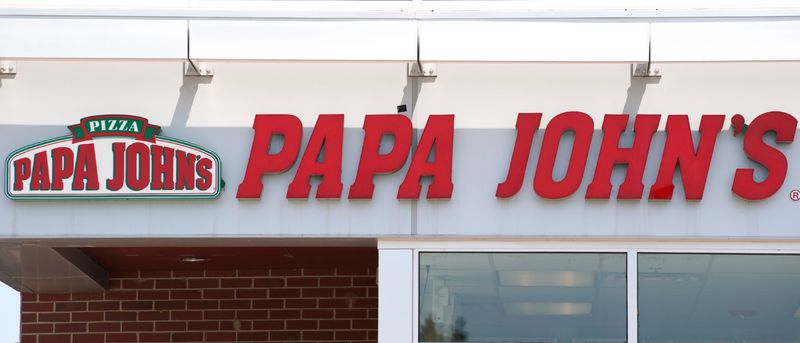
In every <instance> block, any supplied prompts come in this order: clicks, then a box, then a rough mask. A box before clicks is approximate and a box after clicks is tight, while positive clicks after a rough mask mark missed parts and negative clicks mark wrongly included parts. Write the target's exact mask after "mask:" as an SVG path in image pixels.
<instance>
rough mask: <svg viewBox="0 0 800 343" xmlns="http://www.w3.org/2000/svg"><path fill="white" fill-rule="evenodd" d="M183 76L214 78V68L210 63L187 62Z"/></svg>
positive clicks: (184, 63) (184, 64)
mask: <svg viewBox="0 0 800 343" xmlns="http://www.w3.org/2000/svg"><path fill="white" fill-rule="evenodd" d="M183 76H214V68H212V67H211V64H208V63H203V62H193V61H185V62H183Z"/></svg>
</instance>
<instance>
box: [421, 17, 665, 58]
mask: <svg viewBox="0 0 800 343" xmlns="http://www.w3.org/2000/svg"><path fill="white" fill-rule="evenodd" d="M648 30H649V29H648V24H647V23H633V22H631V23H618V22H597V21H592V22H587V21H583V22H568V21H531V20H527V21H526V20H496V21H491V20H431V21H423V22H420V58H421V59H422V60H425V61H500V62H503V61H509V62H517V61H534V62H538V61H556V62H578V61H586V62H611V61H647V44H648V34H649V33H648Z"/></svg>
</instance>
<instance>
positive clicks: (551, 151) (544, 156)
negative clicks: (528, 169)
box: [533, 112, 594, 199]
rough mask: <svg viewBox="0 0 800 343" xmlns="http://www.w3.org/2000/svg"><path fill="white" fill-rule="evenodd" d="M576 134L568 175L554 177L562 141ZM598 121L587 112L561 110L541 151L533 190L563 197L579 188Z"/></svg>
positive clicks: (549, 195)
mask: <svg viewBox="0 0 800 343" xmlns="http://www.w3.org/2000/svg"><path fill="white" fill-rule="evenodd" d="M567 131H572V132H574V133H575V141H574V142H573V143H572V154H571V155H570V159H569V165H568V166H567V174H566V175H565V176H564V178H563V179H561V181H555V180H553V169H554V168H555V164H556V155H557V154H558V144H559V142H560V141H561V136H562V135H564V133H565V132H567ZM593 132H594V121H593V120H592V117H590V116H589V115H588V114H586V113H583V112H564V113H561V114H559V115H557V116H555V118H553V120H551V121H550V123H549V124H547V129H546V130H545V133H544V139H543V140H542V149H541V151H540V152H539V164H538V165H537V166H536V174H535V175H534V177H533V190H534V191H535V192H536V194H539V196H541V197H543V198H546V199H561V198H564V197H568V196H570V195H571V194H572V193H575V191H576V190H578V187H580V185H581V180H582V179H583V172H584V169H585V168H586V157H587V156H589V148H590V147H591V145H592V134H593Z"/></svg>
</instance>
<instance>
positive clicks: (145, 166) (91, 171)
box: [5, 114, 224, 199]
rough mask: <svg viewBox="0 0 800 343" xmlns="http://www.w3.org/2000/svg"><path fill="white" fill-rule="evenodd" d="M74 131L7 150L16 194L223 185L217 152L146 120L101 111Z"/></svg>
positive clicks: (168, 191)
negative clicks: (165, 133)
mask: <svg viewBox="0 0 800 343" xmlns="http://www.w3.org/2000/svg"><path fill="white" fill-rule="evenodd" d="M69 129H70V131H71V133H72V134H71V135H70V136H64V137H58V138H54V139H50V140H46V141H43V142H39V143H36V144H32V145H29V146H26V147H23V148H20V149H17V150H16V151H14V152H12V153H11V154H10V155H9V156H8V158H7V159H6V184H5V191H6V195H7V196H8V197H9V198H11V199H28V198H31V199H33V198H37V199H66V198H151V199H152V198H216V197H218V196H219V194H220V192H221V190H222V187H223V186H224V184H223V183H222V180H221V179H220V160H219V157H218V156H217V155H216V154H215V153H214V152H212V151H210V150H207V149H204V148H202V147H199V146H197V145H194V144H191V143H188V142H185V141H182V140H179V139H175V138H169V137H163V136H160V135H159V132H160V131H161V128H160V127H159V126H156V125H152V124H150V123H148V122H147V119H145V118H142V117H137V116H130V115H119V114H110V115H97V116H92V117H87V118H83V119H81V122H80V124H76V125H72V126H70V127H69Z"/></svg>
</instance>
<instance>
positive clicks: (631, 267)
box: [626, 249, 639, 343]
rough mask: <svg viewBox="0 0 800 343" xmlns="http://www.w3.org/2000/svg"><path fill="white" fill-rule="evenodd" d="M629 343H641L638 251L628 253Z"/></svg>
mask: <svg viewBox="0 0 800 343" xmlns="http://www.w3.org/2000/svg"><path fill="white" fill-rule="evenodd" d="M627 262H628V263H627V264H626V265H627V274H628V275H627V277H626V280H627V281H628V285H627V295H628V312H627V318H628V343H638V342H639V284H638V281H639V279H638V270H639V266H638V263H639V259H638V251H637V250H636V249H629V250H628V252H627Z"/></svg>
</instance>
